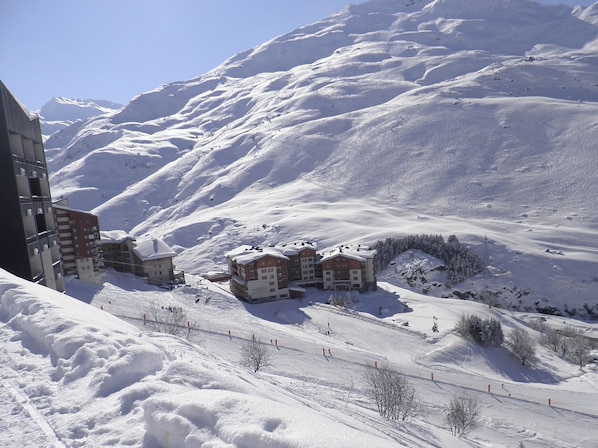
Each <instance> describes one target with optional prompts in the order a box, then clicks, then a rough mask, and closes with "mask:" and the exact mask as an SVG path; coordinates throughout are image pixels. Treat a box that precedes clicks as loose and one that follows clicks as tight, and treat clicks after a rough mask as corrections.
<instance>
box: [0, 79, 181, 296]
mask: <svg viewBox="0 0 598 448" xmlns="http://www.w3.org/2000/svg"><path fill="white" fill-rule="evenodd" d="M0 192H1V194H0V208H1V209H2V211H3V216H2V219H0V244H1V245H2V250H1V251H0V268H2V269H5V270H7V271H8V272H11V273H13V274H15V275H17V276H19V277H22V278H24V279H27V280H30V281H32V282H34V283H38V284H41V285H44V286H47V287H49V288H52V289H55V290H57V291H64V290H65V281H64V275H77V276H78V277H79V278H80V279H81V280H84V281H87V282H90V283H101V282H102V278H103V276H104V269H103V268H104V266H105V265H106V266H114V267H116V269H118V270H119V271H122V272H131V273H134V274H136V275H141V276H144V277H146V278H147V279H148V281H149V282H150V283H155V284H161V283H164V282H168V281H176V280H178V279H180V278H181V277H182V273H179V274H177V273H175V271H174V265H173V258H174V256H175V255H176V254H175V253H174V251H172V249H170V248H169V247H168V246H167V245H166V244H165V243H164V242H163V241H161V240H145V241H136V239H135V238H133V237H131V236H129V235H126V234H124V232H120V233H118V235H115V234H114V233H110V232H101V231H100V227H99V223H98V218H97V216H95V215H93V214H91V213H88V212H85V211H81V210H75V209H72V208H70V207H69V206H68V202H67V201H66V200H61V201H58V202H55V203H53V202H52V196H51V194H50V183H49V178H48V169H47V166H46V157H45V153H44V146H43V140H42V133H41V128H40V123H39V117H38V116H36V115H31V114H30V113H29V112H28V111H27V110H26V109H25V108H24V107H23V106H22V105H21V104H20V103H19V102H18V101H17V100H16V99H15V98H14V97H13V96H12V94H11V93H10V91H9V90H8V89H7V88H6V87H5V86H4V84H3V83H2V82H0ZM123 234H124V236H123Z"/></svg>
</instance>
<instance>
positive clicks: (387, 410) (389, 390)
mask: <svg viewBox="0 0 598 448" xmlns="http://www.w3.org/2000/svg"><path fill="white" fill-rule="evenodd" d="M364 380H365V383H366V385H367V392H368V394H369V395H370V397H371V398H373V400H374V401H375V402H376V407H377V408H378V413H379V414H380V415H381V416H382V417H386V418H390V419H392V420H402V421H405V420H407V419H411V418H413V417H417V416H418V415H420V414H421V412H422V404H421V401H420V399H419V397H418V396H417V393H416V392H415V389H414V388H413V386H411V384H409V382H408V381H407V379H406V378H405V377H404V376H403V375H401V374H400V373H399V372H397V371H395V370H392V369H377V368H374V367H368V368H367V370H366V372H365V374H364Z"/></svg>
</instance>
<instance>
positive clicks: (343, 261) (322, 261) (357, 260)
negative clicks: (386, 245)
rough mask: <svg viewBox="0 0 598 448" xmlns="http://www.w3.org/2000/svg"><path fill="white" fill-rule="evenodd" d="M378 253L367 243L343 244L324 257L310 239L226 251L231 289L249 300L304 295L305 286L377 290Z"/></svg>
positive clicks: (238, 295) (266, 299)
mask: <svg viewBox="0 0 598 448" xmlns="http://www.w3.org/2000/svg"><path fill="white" fill-rule="evenodd" d="M375 254H376V251H374V250H369V249H368V248H367V247H365V246H340V247H338V248H336V249H335V250H333V251H332V252H330V253H328V254H325V255H324V256H322V255H320V254H319V253H318V252H317V248H316V246H315V244H314V243H311V242H301V243H292V244H282V245H279V246H274V247H256V246H241V247H238V248H237V249H234V250H232V251H230V252H229V253H227V254H226V258H227V262H228V268H229V273H230V281H229V284H230V290H231V292H232V293H233V294H234V295H235V296H237V297H239V298H240V299H243V300H247V301H249V302H262V301H268V300H276V299H282V298H289V297H298V296H299V297H301V296H302V295H303V294H304V293H305V289H303V288H304V287H305V286H315V287H319V288H323V289H328V290H352V289H357V290H359V291H369V290H375V289H376V277H375V274H374V256H375Z"/></svg>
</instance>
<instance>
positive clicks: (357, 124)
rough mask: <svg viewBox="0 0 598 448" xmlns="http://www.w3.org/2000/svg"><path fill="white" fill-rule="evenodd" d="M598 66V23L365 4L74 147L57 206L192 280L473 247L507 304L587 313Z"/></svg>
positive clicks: (596, 253)
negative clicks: (246, 265) (260, 263)
mask: <svg viewBox="0 0 598 448" xmlns="http://www.w3.org/2000/svg"><path fill="white" fill-rule="evenodd" d="M597 51H598V7H597V6H596V5H594V6H592V7H588V8H585V9H584V8H569V7H565V6H542V5H539V4H537V3H535V2H532V1H528V0H482V1H480V0H434V1H426V0H420V1H417V0H404V1H396V0H392V1H389V0H373V1H370V2H367V3H364V4H359V5H350V6H347V7H346V8H345V9H343V10H342V11H339V12H338V13H337V14H335V15H333V16H331V17H328V18H326V19H323V20H321V21H319V22H316V23H314V24H311V25H307V26H305V27H302V28H299V29H297V30H294V31H292V32H290V33H288V34H285V35H282V36H279V37H277V38H275V39H272V40H271V41H269V42H266V43H264V44H263V45H261V46H258V47H256V48H253V49H250V50H247V51H245V52H242V53H240V54H237V55H235V56H233V57H231V58H230V59H228V60H227V61H225V62H223V63H222V64H221V65H220V66H218V67H216V68H214V69H213V70H211V71H210V72H208V73H206V74H203V75H201V76H199V77H197V78H194V79H191V80H188V81H181V82H174V83H171V84H166V85H164V86H161V87H159V88H157V89H156V90H153V91H151V92H147V93H144V94H141V95H139V96H137V97H135V98H133V99H132V100H131V101H130V103H129V104H128V105H127V106H125V107H124V108H122V109H121V110H119V111H118V112H114V113H109V114H105V115H102V116H100V117H96V118H92V119H90V120H88V121H86V122H84V123H81V124H80V125H79V126H74V127H73V126H71V127H69V128H66V129H64V130H63V131H61V132H58V133H56V134H55V135H54V136H53V137H52V138H51V139H49V140H48V142H47V143H46V147H47V148H48V149H49V150H50V151H49V154H51V159H50V161H49V167H50V171H51V172H52V177H51V181H52V187H53V194H54V196H55V197H57V196H61V195H66V196H68V197H69V201H70V204H71V205H72V206H73V207H76V208H81V209H87V210H93V211H94V212H95V213H97V214H99V216H100V221H101V226H102V227H103V228H104V229H116V228H122V229H125V230H129V231H131V232H133V233H134V234H137V235H140V236H141V235H143V234H149V235H154V236H160V237H162V238H164V239H165V240H166V241H167V242H168V243H169V244H170V245H171V246H172V247H174V248H175V250H176V251H177V253H178V254H179V255H178V257H177V265H178V266H179V267H180V268H183V269H185V270H187V271H192V272H196V271H206V270H210V269H214V268H219V267H222V266H223V265H224V258H223V254H224V253H225V252H226V251H228V250H230V249H231V248H233V247H235V246H237V245H239V244H244V243H250V244H251V243H253V244H275V243H280V242H285V241H292V240H295V239H298V238H309V239H310V240H315V241H317V242H318V244H319V246H320V247H329V246H333V245H336V244H339V243H344V242H364V243H372V242H374V241H376V240H377V239H383V238H386V237H387V236H397V235H402V234H408V233H422V232H427V233H441V234H443V235H448V234H451V233H455V234H457V235H458V236H459V239H460V240H461V241H462V242H465V243H467V244H469V245H471V246H472V247H474V248H475V249H477V250H478V251H479V252H480V253H482V252H484V254H485V256H486V258H487V259H488V261H489V263H490V269H489V273H490V274H488V275H489V278H490V280H484V287H485V288H490V287H492V288H493V289H500V290H502V289H503V288H508V289H509V291H512V292H513V293H512V295H511V297H509V298H506V299H505V301H506V303H507V304H508V303H509V302H510V301H512V300H513V297H515V298H517V299H521V298H522V297H523V298H522V300H523V301H524V303H523V305H524V306H532V307H533V306H537V305H538V304H556V305H557V306H558V307H562V305H563V303H568V304H570V305H572V306H573V307H574V308H576V309H580V310H581V309H582V308H583V305H584V304H586V303H588V304H589V306H593V304H595V301H596V299H595V290H596V287H595V285H596V284H597V283H596V281H597V278H596V272H597V271H598V268H597V267H598V250H597V248H596V236H597V231H598V219H597V216H598V213H597V212H598V207H597V203H596V199H595V196H596V178H595V173H596V172H598V156H597V154H596V151H595V142H596V141H598V126H597V124H596V123H597V120H596V118H597V117H598V75H597V73H598V59H597V58H596V52H597ZM546 249H548V251H546ZM561 254H564V255H561ZM538 278H542V279H544V281H543V282H538V281H537V279H538ZM489 283H491V284H492V285H493V286H490V285H489ZM531 285H534V289H531ZM448 292H449V293H450V291H448ZM444 293H446V291H444V292H438V294H439V295H441V294H444Z"/></svg>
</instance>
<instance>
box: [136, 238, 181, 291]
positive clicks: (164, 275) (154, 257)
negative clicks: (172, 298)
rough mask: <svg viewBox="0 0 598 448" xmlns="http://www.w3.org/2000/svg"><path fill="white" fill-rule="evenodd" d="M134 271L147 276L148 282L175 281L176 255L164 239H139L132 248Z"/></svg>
mask: <svg viewBox="0 0 598 448" xmlns="http://www.w3.org/2000/svg"><path fill="white" fill-rule="evenodd" d="M131 254H132V257H131V258H132V260H133V272H134V273H135V275H140V276H143V277H147V281H148V283H151V284H154V285H159V284H161V283H166V282H168V281H174V280H175V278H176V276H175V273H174V264H173V262H172V259H173V258H174V257H175V256H176V252H174V251H173V250H172V249H171V248H170V247H169V246H168V245H167V244H166V243H165V242H164V241H162V240H159V239H157V238H154V239H151V240H143V241H137V242H136V243H135V244H134V245H133V248H132V249H131Z"/></svg>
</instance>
